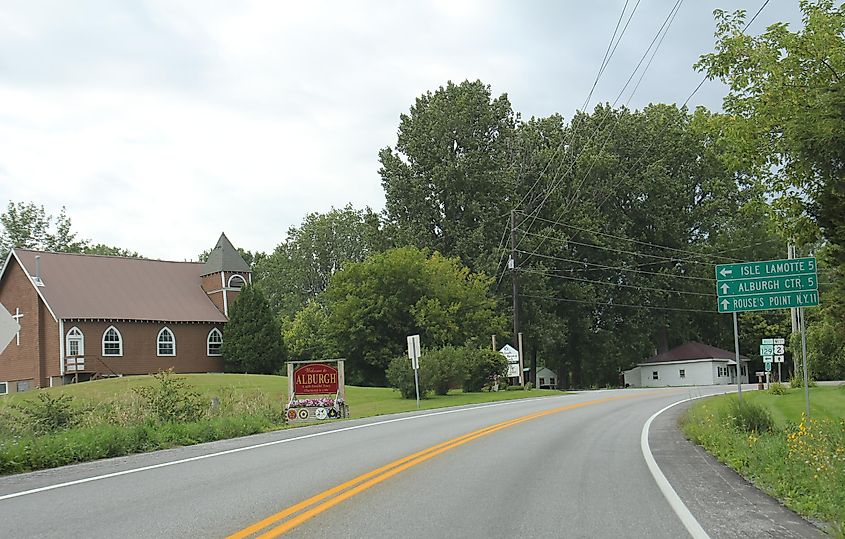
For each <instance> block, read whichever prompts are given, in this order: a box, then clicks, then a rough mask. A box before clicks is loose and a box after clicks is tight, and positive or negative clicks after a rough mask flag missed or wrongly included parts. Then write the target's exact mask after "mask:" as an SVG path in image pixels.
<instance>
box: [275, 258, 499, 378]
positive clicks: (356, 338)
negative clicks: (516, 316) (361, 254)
mask: <svg viewBox="0 0 845 539" xmlns="http://www.w3.org/2000/svg"><path fill="white" fill-rule="evenodd" d="M491 282H492V281H491V278H489V277H487V276H485V275H484V274H478V273H472V272H470V271H469V269H468V268H466V267H465V266H463V265H462V264H461V263H460V261H459V260H458V259H456V258H447V257H444V256H442V255H440V254H439V253H436V252H435V253H433V254H430V253H429V251H427V250H421V249H417V248H416V247H402V248H397V249H391V250H388V251H385V252H382V253H377V254H374V255H372V256H370V257H368V258H366V259H365V260H364V261H362V262H351V263H348V264H346V265H345V266H344V267H343V268H342V269H340V271H338V272H337V273H336V274H334V276H333V277H332V278H331V280H330V282H329V285H328V287H327V288H326V290H325V291H324V292H323V294H322V295H321V296H320V298H319V300H320V303H321V304H322V305H323V306H322V307H318V306H317V304H316V303H314V304H311V305H309V307H308V308H306V309H304V310H303V311H300V313H298V314H297V316H296V318H295V319H294V321H293V323H292V327H295V328H300V330H301V332H302V333H305V334H306V335H305V336H304V338H303V336H302V335H301V334H300V336H299V337H295V336H294V335H293V334H292V335H291V337H290V338H291V339H296V340H295V341H294V342H298V343H302V344H307V343H312V342H316V343H318V345H320V346H324V347H325V348H326V350H327V351H329V352H334V353H338V354H339V355H340V356H342V357H345V358H346V359H347V363H346V367H347V372H348V377H347V379H348V380H349V383H351V384H365V385H384V384H385V382H386V379H385V371H386V369H387V366H388V363H389V362H390V360H391V359H392V358H394V357H396V356H399V355H401V354H402V353H404V350H405V348H406V345H407V341H406V338H407V336H408V335H412V334H416V333H418V334H420V338H421V340H422V341H423V343H425V346H427V347H428V346H431V347H438V346H445V345H464V344H467V345H479V344H484V343H486V342H487V339H489V338H490V335H492V334H495V333H500V332H501V331H502V330H503V328H504V325H505V317H504V315H503V314H502V313H501V312H500V311H499V310H498V309H497V306H496V299H495V298H494V297H493V296H492V295H491V293H490V285H491ZM292 333H296V332H295V331H292ZM315 333H316V334H315ZM292 352H293V354H294V355H299V353H300V349H298V348H295V349H293V350H292Z"/></svg>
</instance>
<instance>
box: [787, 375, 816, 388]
mask: <svg viewBox="0 0 845 539" xmlns="http://www.w3.org/2000/svg"><path fill="white" fill-rule="evenodd" d="M809 384H810V387H816V385H817V384H816V380H815V379H814V378H813V377H812V376H811V377H810V378H809ZM789 387H791V388H792V389H795V388H798V387H804V375H802V374H801V372H800V371H799V372H798V373H797V374H796V375H795V376H793V377H792V378H790V379H789Z"/></svg>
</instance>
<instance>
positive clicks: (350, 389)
mask: <svg viewBox="0 0 845 539" xmlns="http://www.w3.org/2000/svg"><path fill="white" fill-rule="evenodd" d="M178 376H179V378H184V379H185V380H186V381H187V382H188V383H189V384H190V385H191V387H192V388H193V389H194V390H195V391H196V392H197V393H199V394H200V395H202V396H203V397H206V398H208V399H211V397H214V396H221V395H222V394H227V393H230V392H233V391H235V392H242V393H252V394H262V395H264V396H266V397H268V398H270V399H272V400H276V401H277V402H279V403H281V404H285V403H286V402H287V400H288V399H287V390H288V379H287V377H286V376H267V375H260V374H180V375H178ZM151 383H153V378H152V376H124V377H123V378H111V379H106V380H97V381H94V382H85V383H82V384H71V385H66V386H61V387H53V388H49V389H45V390H44V391H47V392H49V393H53V394H63V395H70V396H72V397H73V398H74V399H75V400H80V401H87V402H105V401H110V400H115V399H120V398H122V397H123V396H125V395H127V394H131V393H132V390H133V388H138V387H141V386H148V385H150V384H151ZM37 394H38V392H36V391H29V392H26V393H20V394H11V395H7V396H6V397H4V398H2V399H0V407H2V406H4V405H9V404H11V403H13V402H20V401H26V400H32V399H35V398H36V397H37ZM561 394H562V393H561V392H560V391H557V390H551V389H532V390H530V391H498V392H492V393H491V392H480V393H463V392H462V391H460V390H452V391H450V392H449V394H448V395H443V396H439V395H429V397H428V398H426V399H422V400H421V401H420V409H422V410H430V409H434V408H444V407H447V406H462V405H466V404H480V403H485V402H495V401H502V400H512V399H524V398H530V397H542V396H548V395H561ZM346 401H347V404H349V412H350V415H351V417H353V418H360V417H370V416H375V415H384V414H394V413H399V412H409V411H412V410H416V409H417V404H416V401H415V400H409V399H403V398H402V397H401V396H400V395H399V392H398V391H395V390H393V389H390V388H385V387H355V386H347V387H346Z"/></svg>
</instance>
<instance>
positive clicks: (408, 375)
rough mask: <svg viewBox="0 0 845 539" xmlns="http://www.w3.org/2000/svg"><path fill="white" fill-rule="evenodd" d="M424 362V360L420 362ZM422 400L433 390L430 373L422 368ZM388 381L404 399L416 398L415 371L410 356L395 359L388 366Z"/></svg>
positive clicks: (420, 377) (420, 381) (420, 376)
mask: <svg viewBox="0 0 845 539" xmlns="http://www.w3.org/2000/svg"><path fill="white" fill-rule="evenodd" d="M420 361H422V360H420ZM418 376H419V385H420V398H421V399H424V398H425V395H426V393H428V392H429V390H430V389H431V385H430V383H429V379H428V373H427V372H426V371H425V370H423V369H422V368H421V369H419V373H418ZM387 381H388V383H389V384H390V387H392V388H394V389H397V390H399V393H400V394H401V395H402V398H403V399H415V398H416V386H415V384H414V369H412V368H411V360H410V359H408V356H398V357H394V358H393V359H392V360H391V361H390V364H389V365H388V366H387Z"/></svg>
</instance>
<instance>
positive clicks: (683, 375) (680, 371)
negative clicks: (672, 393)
mask: <svg viewBox="0 0 845 539" xmlns="http://www.w3.org/2000/svg"><path fill="white" fill-rule="evenodd" d="M678 376H680V377H681V379H684V378H686V377H687V370H686V369H678Z"/></svg>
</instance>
